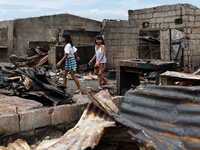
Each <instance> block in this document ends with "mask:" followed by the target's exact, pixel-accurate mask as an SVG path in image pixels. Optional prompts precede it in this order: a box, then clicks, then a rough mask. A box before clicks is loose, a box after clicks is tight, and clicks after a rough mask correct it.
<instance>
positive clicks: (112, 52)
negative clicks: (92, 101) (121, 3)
mask: <svg viewBox="0 0 200 150" xmlns="http://www.w3.org/2000/svg"><path fill="white" fill-rule="evenodd" d="M128 15H129V18H128V20H121V21H117V20H104V21H103V27H102V29H101V32H102V33H103V34H104V35H105V41H106V46H107V56H108V57H109V58H110V59H109V60H108V62H107V67H109V68H113V67H115V66H116V64H117V62H118V61H120V60H122V59H123V60H126V59H146V58H147V59H152V58H154V59H160V60H163V61H170V60H174V59H175V58H176V55H180V54H179V53H178V50H176V51H177V52H176V53H175V54H174V50H173V48H172V46H171V45H172V41H173V40H174V39H177V38H183V40H182V43H183V45H184V47H183V49H181V51H183V52H182V55H181V56H179V61H180V60H181V59H182V61H183V62H181V63H182V65H183V66H182V68H183V69H184V71H185V72H193V71H195V70H196V69H197V68H199V63H200V62H199V61H200V60H199V56H200V53H199V52H200V51H199V48H200V39H199V37H200V30H199V28H200V9H199V8H198V7H196V6H193V5H191V4H175V5H165V6H158V7H153V8H146V9H139V10H129V11H128ZM144 38H146V39H147V40H145V39H144ZM149 38H155V39H157V40H159V41H160V43H159V42H157V43H155V41H154V42H153V41H151V42H150V40H149ZM170 43H171V44H170ZM177 49H178V48H177Z"/></svg>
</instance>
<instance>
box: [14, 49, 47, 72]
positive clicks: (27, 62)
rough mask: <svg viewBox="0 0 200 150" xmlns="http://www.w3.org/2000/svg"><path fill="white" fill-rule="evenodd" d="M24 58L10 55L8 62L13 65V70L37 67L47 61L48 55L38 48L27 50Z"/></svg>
mask: <svg viewBox="0 0 200 150" xmlns="http://www.w3.org/2000/svg"><path fill="white" fill-rule="evenodd" d="M26 56H27V57H22V56H17V55H14V54H12V55H11V56H10V61H11V62H12V63H13V64H14V65H15V68H18V67H24V66H28V67H38V66H41V65H43V64H45V62H47V61H48V53H47V52H44V51H42V50H40V49H39V48H38V49H34V48H27V49H26Z"/></svg>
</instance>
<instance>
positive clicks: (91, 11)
mask: <svg viewBox="0 0 200 150" xmlns="http://www.w3.org/2000/svg"><path fill="white" fill-rule="evenodd" d="M185 1H186V0H185ZM173 3H184V2H183V1H179V0H177V1H176V2H174V1H172V0H169V1H167V2H166V1H158V0H152V1H147V0H145V1H144V0H87V1H85V0H76V1H69V0H57V1H55V0H33V1H28V0H5V1H3V0H1V1H0V20H5V19H7V20H10V19H14V18H24V17H30V16H31V17H37V16H43V15H53V14H60V13H70V14H74V15H78V16H81V17H86V18H90V19H95V20H99V21H102V20H103V19H116V20H119V19H121V20H126V19H128V10H134V9H143V8H149V7H155V6H158V5H164V4H173ZM190 3H191V4H193V5H196V6H197V7H198V6H200V1H197V0H190Z"/></svg>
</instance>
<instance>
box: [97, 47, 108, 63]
mask: <svg viewBox="0 0 200 150" xmlns="http://www.w3.org/2000/svg"><path fill="white" fill-rule="evenodd" d="M102 46H103V45H102ZM102 46H101V47H102ZM96 47H97V46H95V54H96V62H97V61H98V60H99V59H100V57H101V51H102V49H101V47H100V48H99V49H98V50H97V49H96ZM100 63H106V49H105V52H104V56H103V58H102V59H101V61H100Z"/></svg>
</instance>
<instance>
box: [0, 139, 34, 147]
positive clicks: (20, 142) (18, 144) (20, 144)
mask: <svg viewBox="0 0 200 150" xmlns="http://www.w3.org/2000/svg"><path fill="white" fill-rule="evenodd" d="M0 150H31V148H30V146H29V145H28V144H27V142H26V141H24V140H22V139H17V140H16V141H15V142H14V143H10V144H8V146H7V147H4V146H0Z"/></svg>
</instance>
